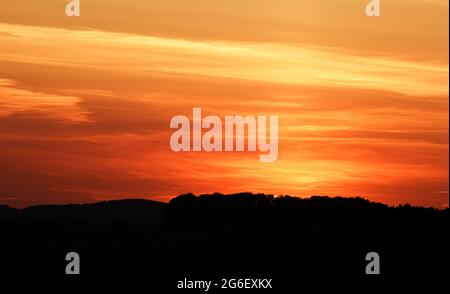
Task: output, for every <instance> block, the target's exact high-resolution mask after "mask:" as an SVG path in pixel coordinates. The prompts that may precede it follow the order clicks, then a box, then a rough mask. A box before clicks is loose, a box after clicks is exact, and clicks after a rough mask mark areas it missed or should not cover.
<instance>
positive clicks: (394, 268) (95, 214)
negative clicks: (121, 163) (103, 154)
mask: <svg viewBox="0 0 450 294" xmlns="http://www.w3.org/2000/svg"><path fill="white" fill-rule="evenodd" d="M0 234H1V235H0V239H1V242H0V272H54V273H60V274H63V273H64V269H65V264H66V261H65V255H66V253H68V252H70V251H75V252H77V253H79V255H80V258H81V269H82V272H83V273H97V272H101V273H108V272H147V273H156V272H158V273H165V272H215V273H237V272H239V273H281V272H296V273H297V272H298V273H299V272H313V273H314V272H354V273H358V274H363V273H364V271H365V267H366V264H367V262H366V261H365V256H366V254H367V253H368V252H372V251H374V252H377V253H378V254H379V255H380V259H381V260H380V268H381V272H382V273H396V272H447V271H448V269H449V267H448V266H449V254H448V250H449V249H448V248H449V246H448V245H449V242H448V241H449V239H448V209H446V210H435V209H431V208H418V207H411V206H401V207H395V208H394V207H388V206H385V205H383V204H379V203H372V202H369V201H367V200H364V199H361V198H340V197H337V198H328V197H312V198H309V199H303V200H302V199H299V198H294V197H277V198H274V197H272V196H270V195H253V194H247V193H242V194H235V195H227V196H224V195H221V194H214V195H204V196H199V197H196V196H194V195H191V194H187V195H182V196H179V197H177V198H174V199H173V200H172V201H170V203H169V204H165V203H159V202H154V201H148V200H120V201H109V202H101V203H95V204H84V205H63V206H57V205H55V206H36V207H29V208H26V209H21V210H17V209H13V208H9V207H7V206H0Z"/></svg>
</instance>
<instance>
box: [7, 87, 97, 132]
mask: <svg viewBox="0 0 450 294" xmlns="http://www.w3.org/2000/svg"><path fill="white" fill-rule="evenodd" d="M80 101H81V100H80V98H79V97H74V96H61V95H54V94H49V93H42V92H35V91H31V90H26V89H21V88H19V87H18V84H17V82H15V81H13V80H9V79H0V119H1V118H2V117H8V116H12V115H15V114H26V115H29V116H41V117H47V118H52V119H55V120H63V121H66V122H71V123H84V122H88V121H89V119H88V113H87V112H86V111H83V110H82V109H81V108H80V107H79V105H78V103H79V102H80Z"/></svg>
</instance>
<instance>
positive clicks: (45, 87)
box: [0, 0, 449, 208]
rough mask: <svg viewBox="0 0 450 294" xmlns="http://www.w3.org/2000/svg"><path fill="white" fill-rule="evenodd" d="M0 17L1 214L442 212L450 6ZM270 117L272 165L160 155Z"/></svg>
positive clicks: (216, 0)
mask: <svg viewBox="0 0 450 294" xmlns="http://www.w3.org/2000/svg"><path fill="white" fill-rule="evenodd" d="M366 3H367V1H364V0H340V1H332V0H189V1H186V0H127V1H119V0H117V1H111V0H96V1H88V0H81V16H80V17H67V16H66V15H65V5H66V1H64V0H40V1H29V0H1V1H0V203H3V204H8V205H11V206H16V207H23V206H28V205H34V204H43V203H79V202H92V201H99V200H106V199H119V198H149V199H154V200H161V201H168V200H169V199H170V198H172V197H174V196H177V195H179V194H182V193H187V192H193V193H210V192H222V193H232V192H243V191H249V192H262V193H271V194H275V195H280V194H290V195H296V196H310V195H330V196H336V195H341V196H362V197H365V198H368V199H370V200H373V201H380V202H383V203H387V204H391V205H396V204H400V203H406V202H409V203H411V204H415V205H423V206H434V207H439V208H442V207H446V206H448V197H449V194H448V190H449V184H448V182H449V179H448V176H449V172H448V168H449V158H448V152H449V149H448V143H449V137H448V136H449V132H448V123H449V110H448V107H449V100H448V99H449V96H448V89H449V88H448V82H449V61H448V50H449V48H448V41H449V40H448V33H449V32H448V20H449V16H448V9H449V7H448V0H447V1H446V0H442V1H441V0H390V1H382V16H381V17H371V18H370V17H367V16H366V15H365V13H364V8H365V5H366ZM193 107H201V108H202V111H203V115H204V116H206V115H217V116H220V117H223V116H225V115H243V116H245V115H255V116H257V115H278V117H279V156H278V160H277V161H275V162H273V163H261V162H259V160H258V155H259V154H258V153H253V152H251V153H249V152H243V153H238V152H231V153H225V152H212V153H207V152H196V153H194V152H181V153H176V152H173V151H172V150H171V149H170V145H169V140H170V136H171V134H172V132H173V130H171V129H170V128H169V123H170V120H171V118H172V117H173V116H175V115H180V114H181V115H186V116H188V117H191V116H192V108H193Z"/></svg>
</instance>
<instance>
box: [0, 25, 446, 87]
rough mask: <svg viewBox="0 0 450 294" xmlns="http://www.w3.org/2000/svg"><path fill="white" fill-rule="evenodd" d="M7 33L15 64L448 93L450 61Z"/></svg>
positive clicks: (47, 31)
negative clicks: (420, 60)
mask: <svg viewBox="0 0 450 294" xmlns="http://www.w3.org/2000/svg"><path fill="white" fill-rule="evenodd" d="M0 31H6V32H12V34H13V35H14V36H15V37H9V36H0V41H1V42H2V46H3V48H4V49H5V50H3V51H2V53H0V60H4V61H10V62H27V63H34V64H40V65H47V66H65V67H71V68H83V69H90V70H107V71H110V72H122V73H129V74H140V75H151V74H157V73H159V74H160V75H164V74H183V75H191V76H205V77H220V78H229V79H242V80H250V81H259V82H270V83H278V84H288V85H289V84H290V85H327V86H329V87H354V88H361V89H363V88H370V89H380V90H385V91H394V92H399V93H405V94H410V95H431V94H433V95H437V94H448V86H447V84H448V67H447V65H444V64H434V63H426V62H417V61H407V60H400V59H395V58H391V57H362V56H357V55H351V54H350V55H349V54H345V53H343V52H341V51H339V50H337V49H336V48H328V47H318V46H316V47H309V46H302V47H299V46H296V47H294V46H289V45H283V44H275V43H256V44H252V43H238V42H225V41H222V42H219V41H215V42H212V41H192V40H183V39H172V38H161V37H152V36H139V35H132V34H124V33H111V32H101V31H86V30H67V29H55V28H44V27H28V26H20V25H10V24H0ZM54 40H58V42H55V41H54ZM17 48H20V49H17ZM50 52H51V53H50Z"/></svg>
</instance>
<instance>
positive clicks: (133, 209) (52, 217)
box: [18, 199, 167, 223]
mask: <svg viewBox="0 0 450 294" xmlns="http://www.w3.org/2000/svg"><path fill="white" fill-rule="evenodd" d="M166 206H167V204H166V203H161V202H157V201H151V200H144V199H127V200H110V201H103V202H97V203H92V204H67V205H38V206H31V207H28V208H24V209H21V210H19V211H18V216H19V217H21V219H31V220H41V221H64V222H77V221H79V222H90V223H110V222H117V221H120V222H122V223H161V222H162V221H163V217H164V211H165V207H166Z"/></svg>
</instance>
